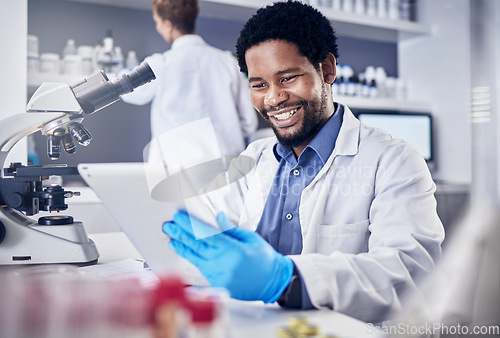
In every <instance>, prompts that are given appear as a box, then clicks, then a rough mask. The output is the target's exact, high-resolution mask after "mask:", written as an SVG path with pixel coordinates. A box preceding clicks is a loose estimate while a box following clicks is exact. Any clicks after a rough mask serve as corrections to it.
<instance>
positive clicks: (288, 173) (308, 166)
mask: <svg viewBox="0 0 500 338" xmlns="http://www.w3.org/2000/svg"><path fill="white" fill-rule="evenodd" d="M335 105H336V110H335V113H334V114H333V116H332V117H331V118H330V119H329V120H328V121H327V122H326V124H325V125H324V126H323V128H321V130H320V131H319V132H318V134H317V135H316V136H315V137H314V139H313V140H312V141H311V142H309V144H308V145H307V146H306V148H305V149H304V151H303V152H302V153H301V154H300V156H299V157H298V158H295V154H294V153H293V151H292V149H291V148H290V147H286V146H283V145H282V144H281V143H279V142H277V143H276V144H275V146H274V149H273V150H274V155H275V157H276V160H277V161H278V162H279V166H278V170H277V172H276V176H275V177H274V181H273V184H272V186H271V191H270V193H269V196H268V198H267V201H266V205H265V206H264V211H263V213H262V217H261V219H260V221H259V224H258V226H257V232H258V233H259V234H260V235H261V236H262V237H263V238H264V239H265V240H266V241H267V242H268V243H270V244H271V245H272V247H273V248H274V249H275V250H276V251H278V252H279V253H281V254H283V255H298V254H300V253H301V252H302V231H301V226H300V219H299V205H300V196H301V195H302V190H304V188H305V187H307V186H308V185H309V184H310V183H311V181H312V180H313V179H314V177H316V175H317V174H318V173H319V171H320V170H321V168H323V166H324V165H325V163H326V161H327V159H328V158H329V157H330V155H331V154H332V152H333V149H334V148H335V142H336V141H337V136H338V134H339V131H340V127H341V125H342V118H343V115H344V111H343V108H342V106H341V105H339V104H337V103H335ZM301 298H302V307H303V308H310V307H312V305H311V302H310V300H309V296H308V295H307V292H306V291H305V287H302V296H301Z"/></svg>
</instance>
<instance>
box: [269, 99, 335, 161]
mask: <svg viewBox="0 0 500 338" xmlns="http://www.w3.org/2000/svg"><path fill="white" fill-rule="evenodd" d="M335 106H336V109H335V112H334V113H333V115H332V117H330V119H329V120H328V121H327V122H326V124H325V125H324V126H323V128H321V130H320V131H319V132H318V134H316V136H315V137H314V138H313V139H312V141H311V142H309V144H308V145H307V146H306V148H305V149H304V151H303V152H302V154H304V153H306V150H307V149H308V148H309V149H311V150H312V151H314V152H316V154H318V156H319V158H320V160H321V161H322V162H323V164H325V163H326V160H327V159H328V158H329V157H330V155H331V154H332V152H333V149H334V148H335V142H336V140H337V136H338V134H339V131H340V127H341V125H342V118H343V115H344V109H343V106H342V105H340V104H338V103H335ZM273 152H274V156H275V157H276V160H277V161H278V162H279V161H281V159H282V158H284V159H287V158H289V156H291V155H293V150H292V148H290V147H287V146H284V145H282V144H281V143H279V141H278V142H276V144H275V145H274V148H273Z"/></svg>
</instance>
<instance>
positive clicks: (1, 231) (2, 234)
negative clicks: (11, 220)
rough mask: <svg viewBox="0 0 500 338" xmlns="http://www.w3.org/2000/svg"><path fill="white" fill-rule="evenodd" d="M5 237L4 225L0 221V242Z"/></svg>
mask: <svg viewBox="0 0 500 338" xmlns="http://www.w3.org/2000/svg"><path fill="white" fill-rule="evenodd" d="M4 239H5V225H3V223H2V222H1V221H0V244H1V243H2V242H3V240H4Z"/></svg>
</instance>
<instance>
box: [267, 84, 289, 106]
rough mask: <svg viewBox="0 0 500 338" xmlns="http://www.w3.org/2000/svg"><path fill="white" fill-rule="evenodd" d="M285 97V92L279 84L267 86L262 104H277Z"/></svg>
mask: <svg viewBox="0 0 500 338" xmlns="http://www.w3.org/2000/svg"><path fill="white" fill-rule="evenodd" d="M286 99H287V94H286V92H285V91H284V90H283V88H280V87H279V86H272V87H270V88H269V91H268V92H267V95H266V96H265V97H264V104H266V105H268V106H273V107H275V106H277V105H279V104H280V103H282V102H283V101H285V100H286Z"/></svg>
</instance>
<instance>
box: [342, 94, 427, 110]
mask: <svg viewBox="0 0 500 338" xmlns="http://www.w3.org/2000/svg"><path fill="white" fill-rule="evenodd" d="M334 101H338V102H340V103H344V104H346V105H347V106H348V107H349V108H353V109H366V110H377V111H405V112H431V111H432V105H431V104H430V103H427V102H418V101H409V100H397V99H390V98H382V97H381V98H373V99H368V98H361V97H353V96H341V95H336V96H335V97H334Z"/></svg>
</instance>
